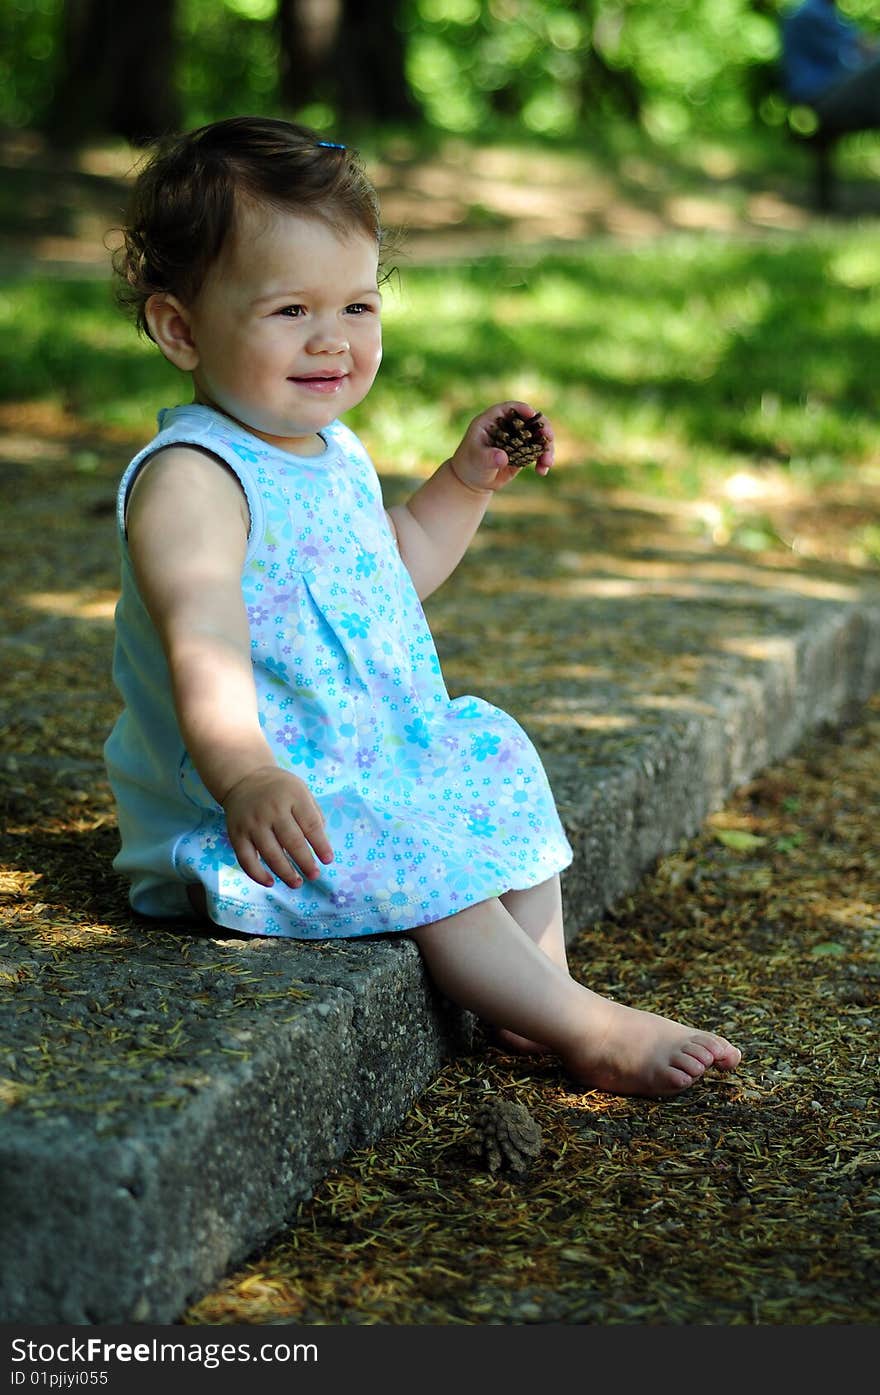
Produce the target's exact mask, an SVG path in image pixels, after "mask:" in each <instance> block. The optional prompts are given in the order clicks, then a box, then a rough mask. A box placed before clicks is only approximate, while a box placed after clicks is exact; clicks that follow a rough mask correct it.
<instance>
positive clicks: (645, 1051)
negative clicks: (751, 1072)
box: [563, 998, 742, 1097]
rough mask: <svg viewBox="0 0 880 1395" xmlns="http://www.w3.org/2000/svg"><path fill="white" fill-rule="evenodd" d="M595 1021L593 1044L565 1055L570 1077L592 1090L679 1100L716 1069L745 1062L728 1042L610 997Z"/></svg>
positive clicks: (592, 1035) (591, 1041)
mask: <svg viewBox="0 0 880 1395" xmlns="http://www.w3.org/2000/svg"><path fill="white" fill-rule="evenodd" d="M600 1004H601V1006H600ZM595 1021H596V1030H595V1031H591V1032H590V1034H589V1040H588V1041H587V1042H584V1043H583V1044H582V1045H579V1046H578V1047H576V1048H575V1049H574V1050H572V1051H571V1052H568V1053H566V1054H565V1055H563V1062H564V1064H565V1066H566V1067H567V1069H568V1071H569V1072H570V1074H571V1075H573V1076H574V1077H575V1079H576V1080H578V1081H579V1082H580V1083H581V1084H583V1085H586V1086H587V1087H588V1088H589V1089H592V1090H607V1091H608V1092H609V1093H611V1094H615V1095H648V1096H652V1097H656V1096H660V1095H676V1094H678V1093H679V1092H680V1091H681V1090H686V1089H687V1088H688V1087H689V1086H690V1085H693V1083H694V1081H695V1080H699V1079H700V1076H702V1075H704V1074H705V1073H706V1071H707V1070H709V1068H710V1067H712V1066H715V1067H717V1069H719V1070H734V1069H735V1068H736V1067H737V1066H738V1065H739V1063H740V1061H741V1060H742V1053H741V1052H740V1051H739V1050H738V1049H737V1048H736V1047H735V1046H732V1045H731V1044H730V1042H729V1041H727V1040H726V1039H725V1038H724V1037H719V1036H716V1035H715V1034H714V1033H713V1032H700V1031H697V1030H696V1028H694V1027H686V1026H684V1025H683V1024H682V1023H681V1022H672V1021H671V1020H670V1019H669V1018H668V1017H658V1016H657V1015H656V1013H653V1012H642V1011H640V1009H638V1008H631V1007H625V1006H624V1005H623V1004H622V1003H612V1002H610V1001H609V1000H608V999H607V998H603V999H599V1000H598V1002H597V1004H596V1019H595Z"/></svg>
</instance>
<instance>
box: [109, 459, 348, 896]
mask: <svg viewBox="0 0 880 1395" xmlns="http://www.w3.org/2000/svg"><path fill="white" fill-rule="evenodd" d="M127 526H128V538H129V548H130V552H131V559H132V565H133V567H134V571H135V576H136V577H137V581H138V586H139V588H140V592H141V595H142V597H143V601H144V604H145V605H146V607H147V610H148V611H149V614H150V616H151V618H152V620H153V623H154V624H155V626H156V629H157V631H158V633H159V637H160V639H161V641H162V646H163V649H164V651H165V656H166V659H167V661H168V668H169V672H170V675H171V683H172V693H173V698H174V706H175V710H176V712H177V718H178V723H179V725H180V731H181V735H182V737H183V741H184V744H185V746H186V748H187V750H188V752H189V754H190V756H191V758H192V761H193V763H194V765H195V767H196V769H197V770H198V772H199V775H200V776H201V778H202V780H203V781H204V783H205V785H206V786H207V788H208V790H209V791H210V793H211V794H212V795H213V796H214V798H215V799H216V800H217V801H218V803H220V804H222V805H223V807H224V809H225V811H226V816H227V827H228V832H229V837H230V840H231V842H232V845H233V847H234V849H235V853H236V856H237V857H238V860H239V862H240V863H241V866H242V867H243V869H244V871H245V872H246V873H247V874H248V876H250V877H252V878H253V880H254V881H256V882H259V883H260V884H261V885H263V886H268V885H271V883H272V876H271V875H270V874H269V873H267V871H266V868H265V867H263V866H262V865H261V862H260V859H261V858H262V860H263V861H264V862H265V863H266V864H267V865H268V866H269V867H271V868H272V870H273V871H274V872H275V873H276V874H277V875H278V876H279V877H281V879H282V880H283V881H285V882H287V883H288V885H290V886H297V885H299V884H300V881H301V879H300V878H299V877H298V876H297V875H296V872H295V870H294V869H293V868H292V867H291V865H290V862H289V860H288V858H287V856H286V855H285V854H286V853H289V854H290V856H291V857H293V858H294V859H295V861H296V862H297V865H298V866H299V867H300V868H301V869H302V871H303V872H304V874H305V875H306V876H308V877H315V876H317V875H318V868H317V866H316V864H315V862H314V858H313V857H312V852H311V851H310V848H311V849H313V850H314V852H315V853H316V854H317V855H318V857H320V858H321V860H322V861H325V862H329V861H331V860H332V852H331V850H330V846H329V844H328V842H327V840H326V838H325V836H324V832H323V819H322V817H321V813H320V810H319V809H318V806H317V805H316V803H315V801H314V799H313V797H312V795H311V793H310V792H309V790H308V787H307V786H306V785H305V784H304V782H303V781H302V780H300V779H299V778H298V777H297V776H295V775H293V774H292V773H289V772H286V771H282V770H280V769H279V767H278V765H277V764H276V762H275V758H274V756H273V753H272V750H271V748H270V746H269V744H268V742H267V741H266V739H265V737H264V735H263V732H262V729H261V727H260V722H259V716H258V710H257V694H256V686H255V683H254V674H253V667H252V664H251V657H250V635H249V631H248V624H247V614H246V611H245V606H244V600H243V597H242V590H241V572H242V565H243V562H244V557H245V551H246V547H247V529H248V512H247V504H246V501H245V498H244V494H243V493H242V490H241V486H240V485H239V483H238V481H237V480H236V478H235V476H234V475H233V474H232V472H231V471H230V470H229V469H228V468H227V467H226V466H224V465H223V464H222V463H221V462H219V461H216V460H214V459H213V458H211V457H209V456H206V455H204V454H202V453H201V452H199V451H196V450H190V449H188V448H186V447H173V448H171V449H169V450H166V451H162V452H160V453H159V454H157V455H156V457H154V459H153V460H151V461H150V462H149V464H148V465H147V466H146V467H145V468H144V471H143V473H142V475H141V476H140V477H139V478H138V480H137V481H136V483H135V486H134V488H133V490H132V494H131V500H130V504H129V510H128V524H127Z"/></svg>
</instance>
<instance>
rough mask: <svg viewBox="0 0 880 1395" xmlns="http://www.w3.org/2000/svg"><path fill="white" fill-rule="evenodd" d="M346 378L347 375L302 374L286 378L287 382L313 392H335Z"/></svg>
mask: <svg viewBox="0 0 880 1395" xmlns="http://www.w3.org/2000/svg"><path fill="white" fill-rule="evenodd" d="M347 377H348V374H347V373H304V374H303V376H302V377H292V378H288V382H290V383H296V384H297V386H298V387H304V388H310V389H311V390H312V391H313V392H335V391H336V389H337V388H339V387H341V386H342V384H343V383H344V382H345V380H346V378H347Z"/></svg>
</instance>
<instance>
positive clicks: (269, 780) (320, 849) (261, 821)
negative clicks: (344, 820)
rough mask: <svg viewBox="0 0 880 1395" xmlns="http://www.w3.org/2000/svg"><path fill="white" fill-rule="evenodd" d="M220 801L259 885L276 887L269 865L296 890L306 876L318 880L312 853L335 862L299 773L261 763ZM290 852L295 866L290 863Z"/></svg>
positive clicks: (242, 856) (233, 839) (245, 865)
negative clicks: (273, 885) (300, 873)
mask: <svg viewBox="0 0 880 1395" xmlns="http://www.w3.org/2000/svg"><path fill="white" fill-rule="evenodd" d="M222 803H223V808H224V809H225V810H226V827H227V831H228V833H229V841H230V842H231V843H232V846H233V848H234V849H235V855H236V857H237V858H238V860H239V863H240V864H241V866H242V868H243V870H244V871H245V872H246V873H247V875H248V876H249V877H250V878H251V879H252V880H253V881H255V882H258V883H259V884H260V886H271V885H272V881H273V878H272V876H271V874H270V873H269V872H267V871H266V867H269V868H271V871H272V872H274V873H275V875H276V876H278V877H280V879H281V881H283V882H286V884H287V885H288V886H290V887H294V888H295V887H299V886H302V878H303V877H307V878H308V880H309V881H314V879H315V878H316V877H318V876H320V870H321V869H320V868H319V867H318V864H317V863H316V861H315V858H314V856H313V852H314V853H315V854H317V856H318V857H319V858H320V860H321V861H322V862H325V863H326V862H332V861H333V850H332V848H331V847H330V844H329V843H328V841H327V838H326V835H325V833H324V816H323V814H322V813H321V810H320V809H319V808H318V805H317V803H316V802H315V798H314V796H313V794H312V793H311V790H310V789H309V787H308V785H306V784H305V782H304V781H303V780H300V778H299V776H297V775H292V774H290V773H289V772H288V771H286V770H279V768H278V767H277V766H260V767H259V768H258V769H256V770H253V771H251V772H250V774H248V775H245V776H244V777H243V779H241V780H239V781H237V783H236V784H234V785H233V786H232V788H231V789H230V790H228V791H227V793H226V795H225V797H224V799H223V801H222ZM288 855H289V857H290V858H292V859H293V861H294V862H295V863H296V867H292V866H291V863H290V861H289V857H288ZM261 859H262V863H265V864H266V866H265V867H264V866H263V865H262V863H261ZM297 868H299V869H300V870H301V871H302V877H301V876H300V875H299V872H298V871H297Z"/></svg>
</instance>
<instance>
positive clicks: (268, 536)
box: [105, 406, 571, 939]
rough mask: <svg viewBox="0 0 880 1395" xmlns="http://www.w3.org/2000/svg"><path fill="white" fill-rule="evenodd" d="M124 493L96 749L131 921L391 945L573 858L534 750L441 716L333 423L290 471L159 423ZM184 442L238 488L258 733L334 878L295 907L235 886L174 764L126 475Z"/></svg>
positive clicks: (422, 645)
mask: <svg viewBox="0 0 880 1395" xmlns="http://www.w3.org/2000/svg"><path fill="white" fill-rule="evenodd" d="M159 427H160V429H159V433H158V435H157V436H156V437H154V439H153V441H152V442H151V443H150V444H149V446H147V447H146V448H145V449H144V450H143V451H141V452H140V453H139V454H138V455H137V456H135V458H134V460H133V461H132V462H131V464H130V465H129V467H128V469H127V470H126V472H125V474H124V475H123V478H122V481H121V483H120V488H119V501H118V522H119V532H120V543H121V551H122V593H121V597H120V601H119V605H118V607H117V614H116V650H115V659H114V677H115V680H116V683H117V686H118V687H119V689H120V692H121V694H122V697H123V701H124V704H125V705H124V708H123V711H122V713H121V715H120V717H119V720H118V721H117V723H116V725H115V727H114V729H113V732H112V733H111V735H110V737H109V739H108V741H107V743H106V747H105V757H106V762H107V770H108V775H109V778H110V782H111V785H112V787H113V790H114V794H115V796H116V802H117V810H118V816H119V827H120V834H121V842H122V846H121V849H120V852H119V854H118V856H117V858H116V859H115V862H114V866H115V867H116V868H117V869H118V870H119V871H121V872H122V873H124V874H125V875H126V876H127V877H128V879H129V881H130V886H131V889H130V898H131V902H132V905H133V906H134V907H135V909H137V910H139V911H141V912H143V913H144V914H147V915H153V916H166V915H169V914H171V915H174V914H183V913H186V912H187V911H188V908H189V901H188V898H187V884H189V883H201V885H202V886H203V888H204V891H205V894H206V898H207V904H208V910H209V913H210V915H211V918H212V919H213V920H214V921H215V922H216V923H217V924H219V925H222V926H226V927H228V928H229V929H234V930H238V931H242V932H250V933H253V934H259V935H280V936H289V937H293V938H297V939H327V938H335V937H341V936H360V935H373V934H385V933H388V932H392V931H405V930H410V929H414V928H415V927H417V926H420V925H424V924H427V923H428V922H430V921H434V920H439V919H441V918H442V917H444V916H448V915H451V914H453V913H454V912H456V911H459V910H461V909H463V908H464V907H465V906H468V905H472V904H474V903H476V902H479V901H484V900H486V899H488V898H489V897H494V896H498V895H500V894H502V893H504V892H505V891H508V890H512V889H522V888H526V887H530V886H534V885H537V884H538V883H539V882H542V881H544V880H546V879H547V878H548V877H550V876H551V875H552V874H553V873H555V872H558V871H560V870H561V869H562V868H563V867H565V866H567V865H568V863H569V862H570V860H571V849H570V848H569V845H568V842H567V840H566V837H565V833H564V831H563V828H562V825H561V823H560V820H559V816H558V814H557V812H556V807H555V804H554V801H553V796H552V793H551V791H550V788H549V785H548V782H547V777H546V775H545V772H544V769H543V767H542V765H541V761H540V759H539V757H538V754H537V752H536V751H535V749H534V747H533V745H532V743H531V741H530V740H529V738H528V737H527V736H526V734H525V732H524V731H523V730H522V728H521V727H520V726H519V725H518V724H517V723H516V722H515V721H514V720H513V718H511V717H509V716H508V715H507V714H506V713H505V712H502V711H500V710H499V709H498V708H496V707H493V706H490V705H489V704H488V703H486V702H484V701H482V700H481V699H479V698H476V697H459V698H456V699H454V700H453V699H450V697H449V694H448V692H447V691H446V687H445V685H444V682H443V678H442V675H441V672H440V664H439V661H438V658H437V653H436V650H435V647H434V643H433V640H432V637H431V634H430V631H429V629H428V625H427V622H426V620H425V616H424V612H423V610H422V607H421V604H420V602H419V599H418V596H417V595H416V592H415V589H414V587H413V584H412V581H411V579H410V576H409V573H408V571H407V569H406V567H405V566H404V564H403V562H402V560H401V558H400V555H399V552H398V550H397V546H396V543H395V540H394V536H393V533H392V531H391V528H390V526H389V522H388V518H387V515H386V513H385V509H384V506H383V502H382V495H381V488H380V484H379V480H378V477H377V475H376V471H375V469H374V467H373V465H372V463H371V461H370V459H369V457H368V455H367V454H366V452H365V450H364V448H363V446H362V445H361V443H360V442H359V440H358V439H357V437H356V436H355V435H354V434H353V433H352V432H351V431H350V430H349V429H348V428H347V427H345V426H343V425H342V424H341V423H340V422H334V423H333V424H332V425H331V426H330V427H329V428H328V429H327V430H326V431H325V432H322V433H321V434H322V436H323V438H324V441H325V445H326V449H325V451H324V452H323V454H321V455H319V456H313V457H298V456H293V455H290V454H288V453H287V452H284V451H281V450H278V449H277V448H275V447H273V446H270V445H269V444H267V443H266V442H264V441H262V440H260V439H259V438H257V437H255V436H252V435H251V434H250V433H248V432H247V431H245V430H244V428H242V427H240V426H238V424H237V423H234V422H232V421H230V420H229V419H227V418H226V417H223V416H221V415H220V414H219V413H217V412H215V411H213V410H211V409H210V408H207V407H201V406H188V407H179V408H174V409H171V410H166V411H163V412H162V413H160V416H159ZM175 443H176V444H181V443H186V444H189V445H191V446H194V447H197V448H200V449H202V450H204V451H207V452H209V453H210V454H212V455H214V456H216V457H219V458H220V459H221V460H223V461H224V462H226V464H227V465H229V467H230V468H231V469H232V470H233V471H234V472H235V474H236V475H237V477H238V479H239V481H240V483H241V486H242V489H243V490H244V493H245V496H246V498H247V502H248V508H249V510H250V533H249V541H248V549H247V555H246V559H245V563H244V568H243V574H242V590H243V595H244V602H245V605H246V607H247V613H248V617H249V621H250V630H251V645H252V654H253V666H254V676H255V680H256V687H257V696H258V704H259V713H260V721H261V724H262V726H263V729H264V731H265V734H266V736H267V738H268V740H269V743H270V745H271V747H272V749H273V751H274V752H275V756H276V759H277V761H278V764H279V765H280V766H281V767H283V768H284V769H287V770H291V771H293V772H294V773H295V774H297V775H299V776H300V777H301V778H302V779H303V780H305V781H306V783H307V784H308V785H309V787H310V789H311V790H312V792H313V794H314V796H315V798H316V800H317V802H318V804H319V805H320V807H321V809H322V811H323V814H324V818H325V820H326V828H327V835H328V838H329V840H330V843H331V846H332V848H333V852H334V861H333V862H332V863H331V864H330V865H329V866H326V867H325V866H322V867H321V875H320V878H319V879H318V880H317V881H314V882H306V883H305V884H304V885H303V886H302V887H301V888H299V889H297V890H293V889H291V888H290V887H287V886H286V885H284V883H282V882H280V881H278V880H277V879H276V881H275V883H274V885H273V886H271V887H269V888H266V887H262V886H259V885H258V884H257V883H256V882H254V881H252V880H251V879H250V878H249V877H248V876H246V875H245V873H244V872H243V871H242V869H241V868H240V866H239V865H238V862H237V860H236V857H235V853H234V852H233V849H232V846H231V844H230V842H229V838H228V836H227V833H226V824H225V819H224V813H223V809H222V807H221V806H220V805H219V804H218V803H217V802H216V801H215V800H214V799H213V798H212V796H211V795H210V794H209V792H208V790H207V789H206V788H205V786H204V784H203V783H202V781H201V779H200V777H199V775H198V773H197V771H196V770H195V767H194V766H193V764H192V761H191V760H190V758H189V756H188V754H187V752H186V750H185V748H184V745H183V741H182V739H181V736H180V732H179V729H178V726H177V721H176V717H175V714H174V708H173V704H172V702H171V691H170V684H169V682H168V672H167V667H166V664H165V660H164V657H163V655H162V651H161V647H160V645H159V641H158V636H157V635H156V632H155V629H154V627H153V626H152V622H151V621H150V619H149V616H148V615H147V613H146V610H145V608H144V606H143V603H142V601H141V599H140V596H139V594H138V591H137V585H136V582H135V578H134V575H133V572H132V569H131V565H130V561H129V558H128V550H127V546H126V540H125V527H124V517H125V501H126V498H127V495H128V490H129V489H130V487H131V484H132V482H133V480H134V477H135V474H136V472H137V469H138V467H139V466H140V465H141V464H142V463H143V462H144V461H145V460H146V459H147V458H148V457H149V456H150V455H151V454H153V453H154V452H155V451H156V450H157V449H160V448H162V447H164V446H166V445H171V444H175Z"/></svg>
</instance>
